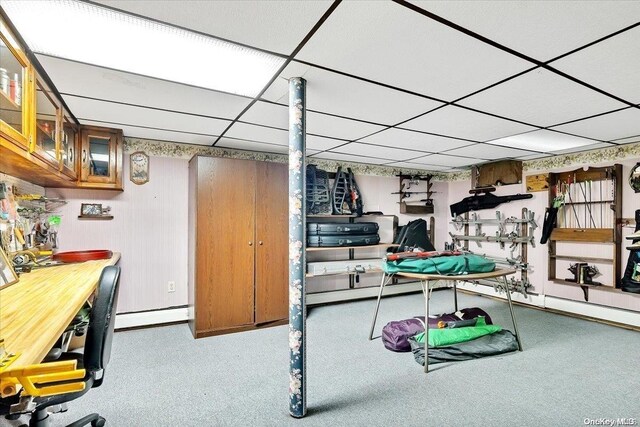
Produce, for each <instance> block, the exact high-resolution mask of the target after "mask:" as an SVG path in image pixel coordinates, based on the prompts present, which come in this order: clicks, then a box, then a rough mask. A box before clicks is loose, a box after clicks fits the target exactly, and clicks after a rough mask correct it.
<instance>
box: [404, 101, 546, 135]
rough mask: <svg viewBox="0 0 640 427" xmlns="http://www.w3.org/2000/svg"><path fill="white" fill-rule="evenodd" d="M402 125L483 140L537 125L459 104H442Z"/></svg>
mask: <svg viewBox="0 0 640 427" xmlns="http://www.w3.org/2000/svg"><path fill="white" fill-rule="evenodd" d="M400 127H402V128H406V129H415V130H420V131H423V132H431V133H437V134H439V135H447V136H452V137H456V138H464V139H470V140H474V141H479V142H484V141H488V140H491V139H496V138H501V137H503V136H508V135H513V134H516V133H521V132H527V131H530V130H534V129H536V128H534V127H531V126H527V125H523V124H521V123H516V122H512V121H509V120H504V119H500V118H497V117H493V116H489V115H487V114H481V113H476V112H475V111H470V110H467V109H465V108H460V107H457V106H455V105H448V106H446V107H443V108H440V109H438V110H435V111H433V112H431V113H429V114H425V115H424V116H421V117H418V118H417V119H413V120H410V121H408V122H406V123H403V124H402V125H401V126H400Z"/></svg>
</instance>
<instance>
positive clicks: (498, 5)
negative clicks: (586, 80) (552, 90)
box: [410, 0, 640, 64]
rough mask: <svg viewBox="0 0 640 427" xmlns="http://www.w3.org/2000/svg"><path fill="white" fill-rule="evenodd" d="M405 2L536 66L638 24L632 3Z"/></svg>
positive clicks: (638, 9) (638, 5) (639, 5)
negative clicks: (528, 58)
mask: <svg viewBox="0 0 640 427" xmlns="http://www.w3.org/2000/svg"><path fill="white" fill-rule="evenodd" d="M410 1H411V3H414V4H416V5H418V6H419V7H421V8H423V9H426V10H428V11H430V12H432V13H434V14H436V15H438V16H441V17H443V18H445V19H448V20H450V21H453V22H455V23H456V24H459V25H461V26H463V27H465V28H468V29H470V30H472V31H474V32H476V33H478V34H481V35H483V36H485V37H488V38H489V39H491V40H494V41H496V42H498V43H500V44H502V45H504V46H507V47H510V48H512V49H515V50H517V51H518V52H522V53H524V54H525V55H529V56H532V57H533V58H535V59H538V60H541V61H546V60H549V59H552V58H554V57H557V56H559V55H562V54H564V53H566V52H569V51H571V50H573V49H576V48H578V47H580V46H584V45H586V44H587V43H591V42H592V41H594V40H597V39H599V38H601V37H604V36H606V35H608V34H611V33H613V32H615V31H618V30H620V29H622V28H624V27H626V26H629V25H632V24H635V23H636V22H637V21H638V20H639V19H640V2H633V1H466V0H464V1H452V0H448V1H446V2H445V1H416V0H410ZM610 64H611V63H610Z"/></svg>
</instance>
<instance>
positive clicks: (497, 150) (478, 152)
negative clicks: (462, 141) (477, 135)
mask: <svg viewBox="0 0 640 427" xmlns="http://www.w3.org/2000/svg"><path fill="white" fill-rule="evenodd" d="M445 154H448V155H452V156H465V157H472V158H477V159H485V160H500V159H504V158H513V157H518V156H524V155H528V154H532V153H531V151H528V150H517V149H515V148H509V147H500V146H498V145H491V144H473V145H468V146H466V147H462V148H456V149H455V150H451V151H447V152H446V153H445Z"/></svg>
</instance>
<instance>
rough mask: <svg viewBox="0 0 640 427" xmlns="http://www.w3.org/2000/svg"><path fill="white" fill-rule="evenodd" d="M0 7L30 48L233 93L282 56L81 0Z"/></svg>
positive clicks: (251, 91)
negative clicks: (80, 0)
mask: <svg viewBox="0 0 640 427" xmlns="http://www.w3.org/2000/svg"><path fill="white" fill-rule="evenodd" d="M156 4H157V5H158V7H162V2H158V3H156ZM2 8H3V9H4V10H5V11H6V13H7V14H8V16H9V18H10V19H11V21H12V22H13V23H14V25H15V26H16V28H17V29H18V31H19V32H20V34H21V35H22V37H23V38H24V39H25V41H26V42H27V44H28V45H29V47H30V48H31V50H33V51H34V52H38V53H42V54H45V55H51V56H57V57H60V58H65V59H70V60H73V61H79V62H84V63H88V64H94V65H98V66H103V67H108V68H113V69H116V70H122V71H128V72H131V73H136V74H142V75H145V76H150V77H156V78H160V79H165V80H169V81H174V82H180V83H186V84H189V85H193V86H199V87H204V88H208V89H215V90H219V91H223V92H229V93H234V94H238V95H245V96H251V97H254V96H256V95H257V94H258V93H259V92H260V91H261V90H262V89H263V88H264V87H265V86H266V84H267V83H268V81H269V80H270V79H271V78H272V77H273V76H274V74H275V73H276V71H277V70H278V69H279V68H280V66H281V65H282V64H283V63H284V59H283V58H281V57H278V56H275V55H270V54H268V53H265V52H261V51H258V50H255V49H251V48H247V47H244V46H239V45H236V44H233V43H229V42H226V41H222V40H219V39H216V38H213V37H208V36H205V35H202V34H198V33H194V32H191V31H187V30H183V29H180V28H176V27H172V26H170V25H165V24H161V23H158V22H154V21H150V20H147V19H143V18H139V17H136V16H132V15H129V14H126V13H121V12H117V11H114V10H111V9H107V8H104V7H100V6H96V5H93V4H88V3H84V2H79V1H73V0H47V1H23V0H3V1H2Z"/></svg>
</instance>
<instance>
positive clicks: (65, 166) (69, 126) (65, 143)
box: [60, 114, 78, 179]
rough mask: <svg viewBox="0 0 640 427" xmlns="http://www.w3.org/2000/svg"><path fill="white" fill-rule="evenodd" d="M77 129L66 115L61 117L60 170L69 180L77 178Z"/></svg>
mask: <svg viewBox="0 0 640 427" xmlns="http://www.w3.org/2000/svg"><path fill="white" fill-rule="evenodd" d="M77 152H78V127H77V126H76V124H75V123H74V122H73V120H71V119H70V118H69V117H68V115H67V114H63V116H62V132H61V139H60V156H61V158H60V170H61V171H62V172H63V173H64V174H65V175H67V176H69V177H70V178H74V179H76V178H78V166H77V165H78V162H77V158H76V153H77Z"/></svg>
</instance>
